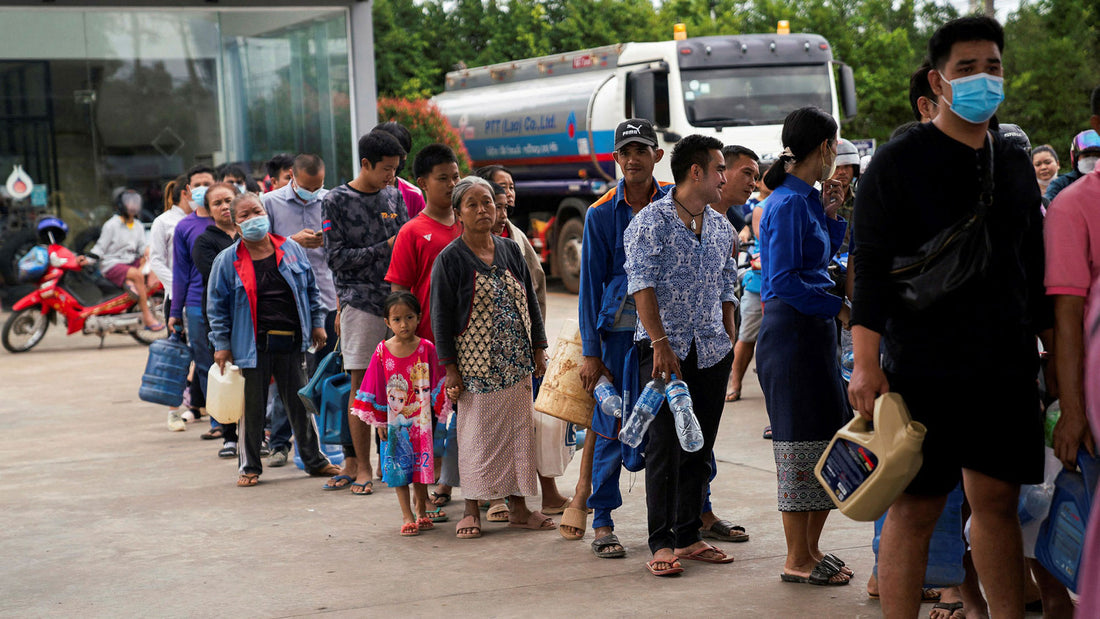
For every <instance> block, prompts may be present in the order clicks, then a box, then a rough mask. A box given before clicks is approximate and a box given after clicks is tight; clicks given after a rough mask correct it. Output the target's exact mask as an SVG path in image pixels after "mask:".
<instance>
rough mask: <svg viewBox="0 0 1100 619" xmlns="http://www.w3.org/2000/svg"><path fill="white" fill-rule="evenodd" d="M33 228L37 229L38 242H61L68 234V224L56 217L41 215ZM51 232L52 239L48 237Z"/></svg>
mask: <svg viewBox="0 0 1100 619" xmlns="http://www.w3.org/2000/svg"><path fill="white" fill-rule="evenodd" d="M35 229H36V230H38V241H39V242H40V243H51V242H53V243H61V242H63V241H64V240H65V237H66V236H68V234H69V226H68V224H66V223H65V222H63V221H61V220H60V219H58V218H57V217H43V218H42V219H39V220H38V225H36V226H35ZM51 232H52V233H53V239H52V240H51V239H50V233H51Z"/></svg>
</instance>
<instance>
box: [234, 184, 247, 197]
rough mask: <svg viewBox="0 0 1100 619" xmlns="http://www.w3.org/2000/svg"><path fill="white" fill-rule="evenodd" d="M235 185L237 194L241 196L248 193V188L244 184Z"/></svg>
mask: <svg viewBox="0 0 1100 619" xmlns="http://www.w3.org/2000/svg"><path fill="white" fill-rule="evenodd" d="M236 185H237V193H241V194H243V193H244V192H246V191H248V187H247V186H246V185H245V184H244V183H236Z"/></svg>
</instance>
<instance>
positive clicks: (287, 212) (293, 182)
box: [260, 154, 336, 467]
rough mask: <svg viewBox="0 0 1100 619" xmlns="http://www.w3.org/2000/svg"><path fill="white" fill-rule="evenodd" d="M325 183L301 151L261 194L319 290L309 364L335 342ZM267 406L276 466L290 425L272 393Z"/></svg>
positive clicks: (314, 161) (320, 167)
mask: <svg viewBox="0 0 1100 619" xmlns="http://www.w3.org/2000/svg"><path fill="white" fill-rule="evenodd" d="M324 185H325V162H324V161H322V160H321V158H320V157H318V156H317V155H313V154H301V155H298V156H297V157H295V158H294V164H293V166H292V167H291V178H290V182H289V183H287V184H286V185H283V186H282V187H279V188H278V189H273V190H271V191H269V192H267V193H265V194H264V195H263V196H261V198H260V199H261V201H262V202H263V207H264V210H265V211H267V218H268V220H269V221H270V222H271V231H272V232H273V233H275V234H277V235H279V236H282V237H286V238H289V239H293V240H294V241H295V242H296V243H298V244H299V245H301V246H302V248H304V249H305V250H306V256H307V257H308V258H309V264H310V266H311V267H313V276H314V277H315V278H316V280H317V288H318V289H320V291H321V305H323V306H325V311H326V314H325V316H326V318H325V330H326V331H327V332H328V340H327V342H328V344H326V346H325V348H324V349H323V350H318V351H317V352H316V354H315V355H309V354H307V355H306V360H307V363H309V364H310V367H311V368H312V367H313V364H314V363H316V361H317V360H318V359H322V358H323V357H324V355H326V354H328V353H329V352H330V351H331V350H332V348H333V347H334V346H335V345H336V331H335V326H334V323H335V320H336V286H335V285H334V284H333V283H332V271H331V270H329V268H328V261H327V260H326V259H325V248H324V238H323V237H322V236H321V199H322V198H324V197H325V194H327V193H328V190H326V189H325V188H324ZM274 395H275V397H274V401H273V403H272V408H271V447H270V449H271V457H270V459H269V460H268V465H269V466H274V467H279V466H283V465H285V464H286V462H287V457H288V456H289V454H290V438H291V428H290V422H289V421H288V420H287V416H286V408H285V406H284V405H283V404H284V403H283V402H282V400H280V399H279V397H278V395H277V394H274Z"/></svg>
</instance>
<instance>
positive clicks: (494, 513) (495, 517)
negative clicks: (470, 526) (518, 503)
mask: <svg viewBox="0 0 1100 619" xmlns="http://www.w3.org/2000/svg"><path fill="white" fill-rule="evenodd" d="M485 519H486V520H488V521H489V522H508V506H507V505H506V504H504V503H497V504H496V505H493V506H492V507H490V508H489V512H488V513H487V514H485Z"/></svg>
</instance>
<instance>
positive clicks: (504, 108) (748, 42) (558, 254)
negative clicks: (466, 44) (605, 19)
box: [434, 34, 856, 292]
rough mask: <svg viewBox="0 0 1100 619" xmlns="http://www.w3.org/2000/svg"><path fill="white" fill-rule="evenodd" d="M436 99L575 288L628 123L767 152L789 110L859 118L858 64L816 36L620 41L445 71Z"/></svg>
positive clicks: (556, 270) (673, 138)
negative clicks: (588, 228)
mask: <svg viewBox="0 0 1100 619" xmlns="http://www.w3.org/2000/svg"><path fill="white" fill-rule="evenodd" d="M434 101H435V104H436V105H437V106H438V107H439V109H440V111H441V112H442V113H443V114H444V115H445V116H446V117H447V119H448V120H449V121H450V123H451V125H452V126H454V127H455V128H456V129H457V130H458V132H459V135H460V136H461V137H462V140H463V142H464V143H465V145H466V149H467V150H468V151H469V153H470V158H471V160H472V161H473V163H474V166H475V167H477V166H483V165H489V164H499V165H503V166H505V167H507V168H508V169H509V170H510V171H511V172H512V175H513V178H514V180H515V182H516V193H517V198H516V211H515V213H513V218H514V220H515V223H516V225H517V226H519V227H520V229H524V230H527V231H528V235H529V237H530V239H531V242H532V244H533V245H534V247H535V249H536V250H537V251H539V253H540V255H541V257H542V260H543V262H544V263H545V265H546V267H547V273H548V274H550V275H554V276H557V277H560V278H561V279H562V281H563V283H564V284H565V287H566V289H568V290H569V291H571V292H576V291H577V289H578V288H579V284H580V257H581V242H582V239H581V236H582V233H583V231H584V215H585V211H586V210H587V209H588V206H589V205H590V204H591V203H592V202H594V201H595V200H596V198H598V197H599V196H601V195H603V193H604V192H605V191H607V189H608V188H610V187H612V186H613V185H614V183H615V182H617V176H618V175H619V170H618V169H617V167H616V165H615V161H614V159H613V158H612V151H613V141H614V133H615V127H616V126H617V125H618V124H619V123H620V122H622V121H623V120H626V119H627V118H646V119H649V120H650V121H652V122H653V124H654V126H655V127H656V128H657V130H658V134H659V138H660V140H661V141H662V142H663V143H662V144H661V147H662V148H664V149H665V151H666V153H667V152H670V151H671V149H672V147H673V145H675V144H676V142H677V141H678V140H680V138H681V137H682V136H685V135H688V134H692V133H701V134H705V135H712V136H714V137H716V138H718V139H719V140H721V141H722V142H723V143H725V144H740V145H742V146H747V147H749V148H751V149H753V150H755V151H756V152H757V153H760V154H763V153H777V152H778V151H780V150H781V149H782V146H781V144H780V133H781V131H782V125H783V119H784V118H785V117H786V115H787V113H788V112H790V111H791V110H794V109H796V108H799V107H803V106H807V105H815V106H817V107H820V108H821V109H823V110H826V111H828V112H829V113H830V114H832V115H833V116H834V117H835V118H836V119H837V122H838V123H839V122H840V120H841V118H842V115H843V117H844V118H851V117H852V116H854V115H855V113H856V97H855V85H854V82H853V80H852V71H851V68H849V67H848V66H847V65H845V64H843V63H841V62H837V61H835V60H834V59H833V55H832V51H831V48H830V46H829V43H828V42H827V41H826V40H825V39H824V38H822V37H820V36H818V35H815V34H747V35H728V36H709V37H696V38H685V39H682V40H673V41H659V42H650V43H621V44H617V45H609V46H605V47H597V48H593V49H587V50H580V51H575V52H569V53H564V54H556V55H553V56H543V57H540V58H529V59H526V60H517V61H514V62H506V63H501V64H495V65H489V66H484V67H477V68H470V69H462V70H458V71H452V72H450V73H448V74H447V76H446V86H445V90H444V92H443V93H441V94H439V95H438V96H436V97H435V99H434ZM840 103H843V114H842V111H841V110H842V108H841V105H840ZM669 159H670V158H669V156H668V155H667V154H666V156H665V157H664V158H663V159H662V161H661V162H660V163H658V166H657V169H656V170H655V171H654V174H655V176H656V177H657V178H658V179H659V180H667V181H671V180H672V173H671V171H670V168H669Z"/></svg>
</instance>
